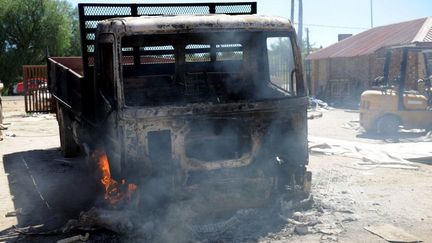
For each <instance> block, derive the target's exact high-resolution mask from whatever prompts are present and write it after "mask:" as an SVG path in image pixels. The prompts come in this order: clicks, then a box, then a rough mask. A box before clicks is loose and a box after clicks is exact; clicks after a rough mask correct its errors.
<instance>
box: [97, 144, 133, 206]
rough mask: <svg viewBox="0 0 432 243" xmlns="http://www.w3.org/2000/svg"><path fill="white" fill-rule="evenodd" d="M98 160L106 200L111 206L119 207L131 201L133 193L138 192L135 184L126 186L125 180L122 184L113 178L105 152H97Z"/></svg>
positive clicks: (121, 181)
mask: <svg viewBox="0 0 432 243" xmlns="http://www.w3.org/2000/svg"><path fill="white" fill-rule="evenodd" d="M96 156H97V158H98V165H99V169H100V172H101V174H102V175H101V179H100V181H101V183H102V185H103V186H104V187H105V196H104V198H105V199H106V200H107V201H108V202H109V203H110V204H111V205H117V204H118V203H120V202H122V201H125V200H130V199H131V198H132V195H133V193H134V192H135V191H136V189H137V186H136V185H135V184H132V183H129V184H126V180H125V179H121V180H120V183H118V182H117V181H116V180H114V179H113V178H111V172H110V168H109V161H108V157H107V155H106V153H105V152H103V151H96Z"/></svg>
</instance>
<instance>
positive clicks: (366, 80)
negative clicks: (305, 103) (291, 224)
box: [311, 52, 426, 100]
mask: <svg viewBox="0 0 432 243" xmlns="http://www.w3.org/2000/svg"><path fill="white" fill-rule="evenodd" d="M401 57H402V55H401V53H394V54H393V55H392V59H391V64H390V67H389V68H390V69H389V80H392V79H394V78H396V77H397V76H398V75H399V74H400V61H401ZM384 61H385V56H384V53H383V52H377V53H373V54H370V55H365V56H357V57H345V58H331V59H319V60H312V71H311V72H312V75H311V77H312V89H311V95H313V96H317V97H319V98H322V99H326V100H335V99H343V100H358V99H359V97H360V94H361V93H362V91H364V90H366V89H368V88H370V87H371V85H372V81H373V80H374V79H375V78H376V77H379V76H383V69H384ZM425 76H426V68H425V63H424V60H423V56H422V55H421V54H415V53H410V55H409V59H408V68H407V79H406V87H407V88H408V89H417V80H418V79H419V78H424V77H425ZM322 91H324V92H322Z"/></svg>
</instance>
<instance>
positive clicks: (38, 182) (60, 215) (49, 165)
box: [0, 149, 285, 243]
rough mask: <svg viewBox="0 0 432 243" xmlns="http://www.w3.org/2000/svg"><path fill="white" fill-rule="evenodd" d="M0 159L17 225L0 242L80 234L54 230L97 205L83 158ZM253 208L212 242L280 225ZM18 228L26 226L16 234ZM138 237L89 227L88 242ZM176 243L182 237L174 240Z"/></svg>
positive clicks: (37, 154) (33, 155) (95, 185)
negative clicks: (230, 230)
mask: <svg viewBox="0 0 432 243" xmlns="http://www.w3.org/2000/svg"><path fill="white" fill-rule="evenodd" d="M3 163H4V168H5V172H6V173H7V174H8V183H9V190H10V193H11V195H12V196H13V203H14V207H15V209H16V217H17V221H18V224H17V225H16V226H13V227H11V228H9V229H6V230H3V231H1V232H0V242H2V241H6V242H38V243H40V242H56V241H57V240H60V239H64V238H67V237H71V236H75V235H78V234H81V235H84V233H85V232H86V231H79V230H76V231H71V232H68V233H66V234H62V233H61V232H60V229H61V228H62V227H63V226H64V225H65V224H66V222H67V221H68V220H70V219H77V218H79V214H80V212H82V211H87V210H89V209H90V208H92V207H93V206H95V205H96V207H97V205H98V203H97V202H98V200H97V199H98V198H97V195H103V193H101V192H100V191H99V190H100V189H101V187H100V184H99V182H98V181H96V180H95V179H92V178H94V176H92V173H91V172H90V170H89V169H88V166H87V165H86V160H85V158H74V159H65V158H63V157H62V156H61V154H60V152H59V151H58V149H48V150H32V151H25V152H19V153H13V154H7V155H4V157H3ZM275 204H277V203H275ZM253 212H254V213H251V214H250V215H249V216H246V217H245V218H244V219H242V224H241V226H240V227H238V228H235V229H232V230H233V231H235V232H229V233H227V234H226V235H225V236H223V237H222V236H221V239H220V240H217V242H226V241H236V240H235V239H240V240H239V241H245V239H247V241H249V242H254V241H256V239H259V238H260V237H264V236H266V235H268V234H271V233H272V232H279V231H280V230H281V229H282V228H283V226H284V224H285V221H283V220H281V219H280V218H279V217H278V212H276V211H275V210H274V209H272V208H263V209H261V210H256V211H253ZM135 217H136V215H135ZM157 220H158V219H157V218H156V221H157ZM29 226H32V227H35V228H36V229H35V230H31V231H30V232H37V233H38V234H34V233H31V234H27V233H26V232H29V231H27V229H26V227H29ZM141 226H142V225H141ZM162 226H163V227H167V225H162ZM168 226H169V225H168ZM176 228H177V229H178V228H181V227H180V225H174V226H173V230H174V231H175V229H176ZM20 229H26V230H23V231H21V232H20ZM169 230H170V229H164V230H162V231H161V232H165V231H169ZM53 231H55V233H53ZM40 233H41V234H40ZM140 237H141V236H138V237H136V236H134V235H122V236H119V235H115V234H114V233H112V232H109V231H107V230H97V231H90V238H89V242H118V241H119V240H122V241H125V242H142V240H141V239H143V238H140ZM179 241H182V239H181V238H180V239H176V240H175V242H179ZM162 242H163V241H162ZM188 242H189V241H188ZM204 242H205V241H204Z"/></svg>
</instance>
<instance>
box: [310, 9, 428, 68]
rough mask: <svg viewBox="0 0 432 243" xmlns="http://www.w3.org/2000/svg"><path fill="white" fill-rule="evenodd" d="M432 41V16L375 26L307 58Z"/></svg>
mask: <svg viewBox="0 0 432 243" xmlns="http://www.w3.org/2000/svg"><path fill="white" fill-rule="evenodd" d="M431 41H432V17H426V18H421V19H415V20H411V21H406V22H401V23H396V24H390V25H385V26H380V27H375V28H372V29H369V30H366V31H364V32H361V33H359V34H357V35H354V36H351V37H349V38H346V39H344V40H342V41H340V42H337V43H335V44H333V45H331V46H329V47H326V48H324V49H321V50H318V51H316V52H313V53H311V54H310V55H309V56H307V58H306V59H309V60H316V59H325V58H337V57H354V56H362V55H368V54H371V53H374V52H375V51H377V50H378V49H380V48H382V47H385V46H392V45H402V44H409V43H416V42H431Z"/></svg>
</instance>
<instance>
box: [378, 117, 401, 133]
mask: <svg viewBox="0 0 432 243" xmlns="http://www.w3.org/2000/svg"><path fill="white" fill-rule="evenodd" d="M399 125H400V122H399V120H398V119H397V117H396V116H391V115H386V116H383V117H381V118H379V119H378V121H377V132H378V134H382V135H394V134H396V133H397V132H398V131H399Z"/></svg>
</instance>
